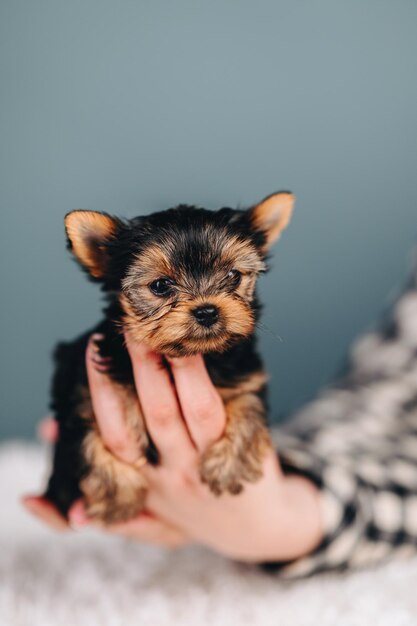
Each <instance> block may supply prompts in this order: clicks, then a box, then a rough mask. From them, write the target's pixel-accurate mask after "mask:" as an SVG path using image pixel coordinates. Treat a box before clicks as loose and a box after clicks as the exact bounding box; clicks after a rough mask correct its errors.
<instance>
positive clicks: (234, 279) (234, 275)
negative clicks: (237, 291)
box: [227, 270, 242, 287]
mask: <svg viewBox="0 0 417 626" xmlns="http://www.w3.org/2000/svg"><path fill="white" fill-rule="evenodd" d="M227 278H228V281H229V284H231V285H232V286H233V287H237V286H238V285H239V284H240V281H241V280H242V274H241V273H240V272H239V270H230V272H229V273H228V275H227Z"/></svg>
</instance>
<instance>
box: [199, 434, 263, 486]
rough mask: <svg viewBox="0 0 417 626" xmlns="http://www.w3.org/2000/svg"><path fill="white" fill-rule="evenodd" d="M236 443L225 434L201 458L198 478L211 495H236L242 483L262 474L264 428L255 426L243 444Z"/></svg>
mask: <svg viewBox="0 0 417 626" xmlns="http://www.w3.org/2000/svg"><path fill="white" fill-rule="evenodd" d="M236 443H237V442H236V441H234V440H233V439H231V438H230V436H228V435H225V436H224V437H223V438H222V439H220V440H219V441H217V442H216V443H215V444H213V445H212V446H211V447H210V448H209V449H208V450H207V452H206V453H205V454H204V455H203V457H202V459H201V463H200V477H201V480H202V482H203V483H205V484H207V485H208V487H209V488H210V490H211V491H212V492H213V493H214V494H215V495H220V494H222V493H224V492H229V493H231V494H233V495H235V494H238V493H240V492H241V491H242V489H243V486H244V483H245V482H248V483H254V482H256V481H257V480H259V479H260V478H261V476H262V464H263V459H264V456H265V452H266V450H267V448H268V447H269V446H270V443H269V436H268V433H267V431H266V429H265V428H264V427H262V428H259V430H257V432H256V436H255V437H254V440H252V442H251V443H248V446H247V447H245V446H240V445H236Z"/></svg>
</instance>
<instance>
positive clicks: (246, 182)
mask: <svg viewBox="0 0 417 626" xmlns="http://www.w3.org/2000/svg"><path fill="white" fill-rule="evenodd" d="M0 71H1V82H0V93H1V95H0V101H1V112H0V114H1V139H0V152H1V154H0V157H1V163H0V178H1V181H0V199H1V205H0V208H1V221H0V238H1V241H0V257H1V259H0V271H1V295H0V298H1V306H0V333H1V342H0V360H1V362H0V367H1V372H0V386H1V389H0V393H1V397H0V402H1V404H0V417H1V425H0V430H1V436H3V437H10V436H26V437H29V436H32V435H33V433H34V428H35V424H36V421H37V420H38V418H39V417H40V416H41V415H42V414H43V413H44V412H45V410H46V406H47V395H48V393H47V392H48V385H49V378H50V373H51V365H50V358H49V355H50V351H51V349H52V347H53V345H54V343H55V342H56V340H58V339H59V338H70V337H72V336H73V335H75V334H77V333H78V332H80V331H81V330H83V329H85V328H87V327H88V325H90V324H92V323H93V322H95V320H96V319H97V317H98V314H99V309H100V304H99V296H98V290H97V288H96V287H95V286H93V285H91V284H88V283H87V281H86V280H85V278H84V276H83V275H82V274H81V272H80V271H79V270H78V269H77V267H76V266H75V264H74V263H72V262H71V261H70V259H69V256H68V253H67V252H66V250H65V245H64V231H63V223H62V218H63V216H64V214H65V213H66V212H67V211H68V210H70V209H73V208H98V209H104V210H107V211H110V212H115V213H120V214H122V215H125V216H133V215H135V214H138V213H146V212H151V211H153V210H155V209H162V208H165V207H168V206H172V205H175V204H176V203H179V202H188V203H196V204H200V205H203V206H206V207H208V208H215V207H218V206H220V205H235V204H237V203H240V204H250V203H252V202H254V201H256V200H258V199H260V198H262V197H263V196H264V195H266V194H268V193H270V192H272V191H274V190H276V189H279V188H285V189H287V188H289V189H292V190H293V191H294V192H295V193H296V194H297V197H298V204H297V210H296V213H295V216H294V220H293V223H292V227H291V228H290V229H289V230H288V231H287V232H286V233H285V236H284V237H283V239H282V240H281V242H280V243H279V245H278V246H277V249H276V255H275V258H274V267H273V271H272V273H271V274H270V275H269V276H268V277H266V278H264V279H263V281H262V288H261V291H262V295H263V298H264V300H265V303H266V311H265V317H264V322H265V323H266V324H267V326H268V327H269V328H270V329H271V331H272V333H271V334H263V335H262V345H263V350H264V352H265V355H266V357H267V362H268V367H269V369H270V372H271V375H272V381H273V382H272V387H273V389H272V405H273V413H274V415H276V416H278V415H280V414H285V413H288V412H290V411H292V410H294V409H295V408H296V407H298V406H299V405H300V404H301V403H303V402H304V401H305V400H306V399H308V398H309V397H311V396H312V395H313V394H314V393H315V391H316V390H317V388H318V387H319V386H320V385H322V384H323V383H325V382H326V381H328V380H329V379H330V378H331V376H332V374H333V373H334V372H335V370H336V369H337V368H338V365H339V363H340V362H341V360H342V359H343V357H344V354H345V352H346V349H347V347H348V345H349V343H350V342H351V340H352V339H353V338H354V337H355V336H356V335H357V334H358V333H359V332H361V331H362V330H364V329H365V328H367V327H368V326H369V325H370V324H371V323H372V321H373V320H374V319H375V317H376V315H377V313H378V312H380V311H381V309H382V308H383V307H384V304H385V303H386V302H387V298H388V296H389V294H390V292H392V290H393V289H394V288H395V287H396V286H398V285H399V284H401V283H402V281H403V278H404V276H405V272H406V268H407V259H408V258H409V254H408V251H409V250H410V249H411V247H412V245H413V243H414V242H415V238H416V234H417V185H416V178H417V177H416V166H417V122H416V115H417V3H416V2H415V0H409V1H406V0H398V1H397V2H392V1H391V0H389V1H388V0H365V1H364V0H349V1H346V2H335V0H320V1H316V2H314V1H311V0H287V1H285V2H284V1H280V0H256V1H247V0H210V1H208V0H207V1H202V0H188V1H187V0H174V1H170V0H164V1H161V0H152V2H150V1H147V2H145V1H144V0H142V1H140V0H113V1H110V0H71V1H70V2H69V1H68V0H36V1H33V2H27V1H26V0H1V2H0ZM273 334H276V335H279V336H280V337H281V338H282V341H279V340H278V339H276V338H274V336H273Z"/></svg>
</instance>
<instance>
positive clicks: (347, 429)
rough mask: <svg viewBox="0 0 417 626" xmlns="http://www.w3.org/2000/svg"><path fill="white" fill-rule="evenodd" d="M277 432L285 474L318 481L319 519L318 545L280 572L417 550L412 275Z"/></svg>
mask: <svg viewBox="0 0 417 626" xmlns="http://www.w3.org/2000/svg"><path fill="white" fill-rule="evenodd" d="M276 436H277V439H276V444H277V450H278V452H279V456H280V459H281V462H282V465H283V468H284V470H285V471H287V472H297V473H300V474H304V475H307V476H309V477H310V478H311V479H312V480H313V481H314V482H315V483H316V485H317V486H318V487H319V490H320V500H321V506H322V512H323V518H324V522H325V537H324V540H323V542H322V544H321V545H320V546H319V548H318V549H317V550H316V551H315V552H314V553H313V554H311V555H309V556H308V557H304V558H302V559H299V560H298V561H295V562H293V563H290V564H287V565H283V566H281V567H280V570H279V571H280V574H281V575H282V576H283V577H288V578H293V577H301V576H307V575H310V574H313V573H318V572H321V571H327V570H345V569H355V568H360V567H364V566H367V565H371V564H376V563H378V562H381V561H383V560H386V559H390V558H399V557H404V556H407V555H410V554H413V553H416V552H417V280H414V281H413V282H412V284H411V285H410V287H409V289H407V291H406V292H405V293H404V294H403V295H402V296H401V297H400V298H399V300H398V301H397V303H396V305H395V306H394V308H393V311H392V314H391V316H390V322H389V325H387V326H386V328H384V329H383V330H380V331H379V332H375V333H371V334H368V335H366V336H364V337H363V338H362V339H360V340H359V341H358V343H357V344H356V345H355V346H354V348H353V351H352V359H351V366H350V369H349V372H348V375H347V376H346V377H345V378H344V379H343V380H342V381H341V383H340V384H339V385H338V386H337V387H333V388H331V389H329V390H328V391H326V392H325V393H324V394H323V395H321V396H320V397H319V399H318V400H316V401H314V402H312V403H311V404H309V405H308V406H307V407H306V408H305V409H303V410H302V411H301V412H300V413H299V414H298V415H297V416H296V417H295V418H294V419H293V420H291V421H290V423H289V424H288V426H286V427H284V428H283V429H281V430H279V431H278V432H277V433H276ZM306 523H308V521H307V522H306Z"/></svg>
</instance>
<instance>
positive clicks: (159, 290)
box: [149, 278, 174, 297]
mask: <svg viewBox="0 0 417 626" xmlns="http://www.w3.org/2000/svg"><path fill="white" fill-rule="evenodd" d="M173 285H174V281H173V280H171V279H170V278H158V279H157V280H154V281H153V282H152V283H151V284H150V285H149V289H150V290H151V291H152V293H154V294H155V295H156V296H160V297H163V296H168V295H169V294H170V293H171V291H172V286H173Z"/></svg>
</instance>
